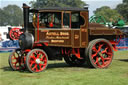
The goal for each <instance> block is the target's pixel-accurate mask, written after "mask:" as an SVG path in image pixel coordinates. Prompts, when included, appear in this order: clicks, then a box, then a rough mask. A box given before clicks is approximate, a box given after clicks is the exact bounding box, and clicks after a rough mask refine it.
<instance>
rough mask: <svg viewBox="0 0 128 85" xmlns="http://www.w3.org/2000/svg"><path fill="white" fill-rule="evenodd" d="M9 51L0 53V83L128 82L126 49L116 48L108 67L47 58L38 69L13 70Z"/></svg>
mask: <svg viewBox="0 0 128 85" xmlns="http://www.w3.org/2000/svg"><path fill="white" fill-rule="evenodd" d="M8 56H9V53H0V85H128V51H118V52H115V56H114V60H113V62H112V64H111V65H110V67H109V68H107V69H90V68H88V67H87V66H86V65H85V66H83V67H69V66H68V65H67V64H66V63H65V62H64V61H49V65H48V69H46V70H45V71H44V72H41V73H29V72H28V71H12V70H11V69H10V67H9V65H8Z"/></svg>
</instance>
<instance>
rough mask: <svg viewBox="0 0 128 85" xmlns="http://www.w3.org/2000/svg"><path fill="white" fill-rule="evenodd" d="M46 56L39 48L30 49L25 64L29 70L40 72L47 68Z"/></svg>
mask: <svg viewBox="0 0 128 85" xmlns="http://www.w3.org/2000/svg"><path fill="white" fill-rule="evenodd" d="M47 64H48V56H47V54H46V53H45V51H43V50H41V49H33V50H31V51H30V52H29V53H28V54H27V57H26V66H27V68H28V70H29V71H30V72H41V71H43V70H45V69H46V68H47Z"/></svg>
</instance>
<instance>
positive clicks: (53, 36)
mask: <svg viewBox="0 0 128 85" xmlns="http://www.w3.org/2000/svg"><path fill="white" fill-rule="evenodd" d="M71 40H72V39H71V30H51V29H50V30H46V29H42V30H40V31H39V41H40V42H48V45H49V46H63V47H72V44H71Z"/></svg>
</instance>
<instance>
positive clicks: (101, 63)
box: [86, 39, 113, 68]
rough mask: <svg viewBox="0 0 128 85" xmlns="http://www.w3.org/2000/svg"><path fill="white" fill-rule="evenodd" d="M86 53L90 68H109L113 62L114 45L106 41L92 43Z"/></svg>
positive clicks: (99, 40) (97, 40) (98, 40)
mask: <svg viewBox="0 0 128 85" xmlns="http://www.w3.org/2000/svg"><path fill="white" fill-rule="evenodd" d="M86 51H87V52H86V55H87V57H86V58H87V62H88V64H89V66H90V67H95V68H107V67H108V66H109V65H110V64H111V62H112V59H113V49H112V45H111V43H110V42H109V41H107V40H105V39H96V40H93V41H91V42H90V44H89V47H88V49H87V50H86Z"/></svg>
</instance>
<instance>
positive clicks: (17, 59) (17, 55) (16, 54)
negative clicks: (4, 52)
mask: <svg viewBox="0 0 128 85" xmlns="http://www.w3.org/2000/svg"><path fill="white" fill-rule="evenodd" d="M24 57H25V56H23V54H22V52H21V50H20V49H16V50H14V51H13V52H12V53H11V54H10V56H9V59H8V62H9V65H10V67H11V69H12V70H14V71H16V70H24V69H25V64H24Z"/></svg>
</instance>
